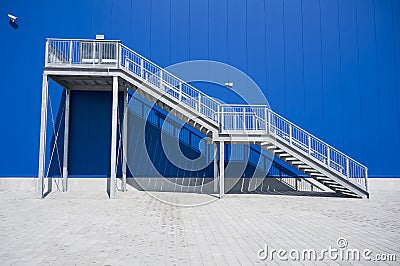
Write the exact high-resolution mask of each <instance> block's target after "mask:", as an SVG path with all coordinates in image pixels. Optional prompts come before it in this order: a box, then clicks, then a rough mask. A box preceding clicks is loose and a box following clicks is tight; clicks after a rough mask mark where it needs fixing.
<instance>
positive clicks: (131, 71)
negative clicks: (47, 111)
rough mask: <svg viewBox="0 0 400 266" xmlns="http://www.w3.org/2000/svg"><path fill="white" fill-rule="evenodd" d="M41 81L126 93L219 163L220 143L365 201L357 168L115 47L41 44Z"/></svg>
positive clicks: (295, 130)
mask: <svg viewBox="0 0 400 266" xmlns="http://www.w3.org/2000/svg"><path fill="white" fill-rule="evenodd" d="M44 73H45V75H46V76H49V77H50V78H51V79H53V80H54V81H56V82H57V83H59V84H60V85H61V86H63V87H64V88H66V89H85V90H102V89H105V90H110V89H112V88H115V87H116V86H117V87H118V89H119V90H127V89H130V90H133V91H135V92H136V93H138V94H140V95H141V96H142V97H144V98H145V99H147V100H149V101H150V102H152V103H154V104H156V105H157V106H159V107H161V108H162V109H164V110H166V111H167V112H171V113H172V114H173V115H174V116H176V117H177V118H179V119H181V120H182V121H184V122H186V123H188V124H189V125H190V126H192V127H194V128H195V129H197V130H199V131H200V132H202V133H203V134H205V135H206V136H208V137H209V138H210V141H211V142H212V143H215V144H216V143H218V144H219V145H220V158H223V157H224V156H223V153H224V151H223V144H224V143H232V144H235V143H252V144H257V145H259V146H260V147H262V148H263V149H265V150H266V151H268V152H270V153H272V154H273V155H274V156H276V157H279V158H280V159H281V160H283V161H285V162H286V163H288V164H289V165H291V166H293V167H295V168H297V169H299V170H300V171H302V172H303V173H305V174H307V175H309V176H310V177H311V178H313V179H315V180H316V181H318V182H320V183H321V184H323V185H325V186H327V187H329V188H330V189H332V190H334V191H335V192H337V193H338V194H342V195H345V196H350V197H368V196H369V194H368V187H367V178H368V170H367V167H365V166H364V165H362V164H360V163H359V162H357V161H355V160H354V159H352V158H350V157H349V156H347V155H345V154H344V153H342V152H340V151H338V150H337V149H335V148H333V147H332V146H330V145H328V144H327V143H325V142H323V141H322V140H320V139H318V138H317V137H315V136H313V135H312V134H310V133H308V132H307V131H305V130H303V129H301V128H300V127H298V126H296V125H295V124H293V123H291V122H290V121H288V120H286V119H285V118H283V117H281V116H280V115H278V114H277V113H275V112H274V111H272V110H271V109H270V108H269V107H268V106H263V105H226V104H221V103H220V102H219V101H218V100H216V99H214V98H212V97H210V96H208V95H206V94H204V93H203V92H201V91H200V90H198V89H196V88H194V87H193V86H191V85H190V84H188V83H186V82H185V81H183V80H181V79H179V78H178V77H176V76H174V75H173V74H171V73H169V72H167V71H166V70H164V69H163V68H161V67H159V66H157V65H156V64H154V63H153V62H151V61H149V60H148V59H146V58H144V57H143V56H141V55H139V54H138V53H136V52H134V51H133V50H131V49H129V48H128V47H126V46H124V45H123V44H121V43H120V42H119V41H104V40H65V39H48V40H47V42H46V59H45V71H44ZM46 93H47V91H46ZM42 107H43V106H42ZM42 110H43V108H42ZM214 152H215V154H216V153H217V149H216V145H215V149H214ZM221 161H222V162H221ZM223 163H224V162H223V159H222V160H220V171H219V173H218V172H216V171H215V170H214V174H215V175H218V178H219V182H220V188H224V170H223V168H224V167H223V165H224V164H223ZM216 166H217V163H216V162H214V167H215V168H216ZM39 177H40V172H39ZM215 177H217V176H215ZM223 194H224V189H222V191H220V196H221V197H222V195H223Z"/></svg>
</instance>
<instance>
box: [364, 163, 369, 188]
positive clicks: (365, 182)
mask: <svg viewBox="0 0 400 266" xmlns="http://www.w3.org/2000/svg"><path fill="white" fill-rule="evenodd" d="M364 186H365V190H366V191H368V168H365V176H364Z"/></svg>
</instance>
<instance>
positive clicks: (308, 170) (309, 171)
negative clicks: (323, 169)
mask: <svg viewBox="0 0 400 266" xmlns="http://www.w3.org/2000/svg"><path fill="white" fill-rule="evenodd" d="M304 172H306V173H319V172H318V171H317V170H314V169H304Z"/></svg>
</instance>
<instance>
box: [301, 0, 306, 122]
mask: <svg viewBox="0 0 400 266" xmlns="http://www.w3.org/2000/svg"><path fill="white" fill-rule="evenodd" d="M300 14H301V51H302V56H303V58H302V64H303V69H302V74H303V116H302V118H303V119H305V117H306V83H305V64H304V60H305V55H304V16H303V0H301V1H300Z"/></svg>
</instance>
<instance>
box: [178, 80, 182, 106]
mask: <svg viewBox="0 0 400 266" xmlns="http://www.w3.org/2000/svg"><path fill="white" fill-rule="evenodd" d="M178 97H179V101H180V102H181V101H182V82H180V83H179V96H178Z"/></svg>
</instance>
